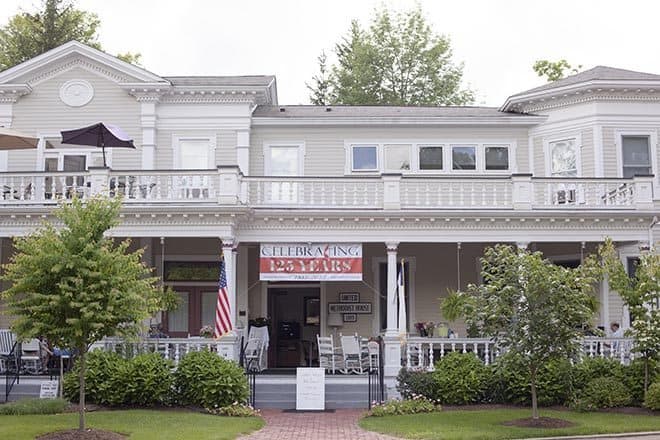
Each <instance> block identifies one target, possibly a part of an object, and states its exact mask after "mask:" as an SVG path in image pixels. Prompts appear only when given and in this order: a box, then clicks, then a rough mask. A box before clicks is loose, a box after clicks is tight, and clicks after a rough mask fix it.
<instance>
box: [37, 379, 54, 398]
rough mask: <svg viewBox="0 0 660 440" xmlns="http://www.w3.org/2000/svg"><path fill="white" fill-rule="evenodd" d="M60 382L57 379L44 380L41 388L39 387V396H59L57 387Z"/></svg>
mask: <svg viewBox="0 0 660 440" xmlns="http://www.w3.org/2000/svg"><path fill="white" fill-rule="evenodd" d="M57 385H58V383H57V381H56V380H44V381H43V382H41V388H40V389H39V398H40V399H56V398H57V389H58V387H57Z"/></svg>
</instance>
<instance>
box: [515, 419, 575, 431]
mask: <svg viewBox="0 0 660 440" xmlns="http://www.w3.org/2000/svg"><path fill="white" fill-rule="evenodd" d="M502 425H504V426H517V427H519V428H571V427H573V426H576V424H575V423H573V422H569V421H568V420H562V419H553V418H552V417H539V418H538V419H533V418H531V417H528V418H526V419H516V420H509V421H508V422H504V423H502Z"/></svg>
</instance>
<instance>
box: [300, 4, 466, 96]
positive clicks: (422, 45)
mask: <svg viewBox="0 0 660 440" xmlns="http://www.w3.org/2000/svg"><path fill="white" fill-rule="evenodd" d="M334 52H335V55H336V57H337V62H336V64H333V65H332V66H331V67H330V68H329V70H328V66H327V64H326V63H327V59H326V56H325V53H322V54H321V56H319V58H318V61H319V74H318V75H316V76H314V77H313V78H312V81H313V82H312V84H311V85H310V84H307V87H308V89H309V90H310V92H311V94H310V101H311V102H312V103H314V104H346V105H357V104H362V105H379V104H389V105H463V104H468V103H471V102H473V101H474V92H472V91H471V90H469V89H463V88H461V80H462V78H463V65H462V64H454V62H453V61H452V59H451V58H452V51H451V42H450V39H449V37H447V36H444V35H439V34H436V33H435V32H433V30H432V29H431V26H430V25H429V23H428V22H427V20H426V18H425V16H424V14H423V12H422V10H421V9H420V7H419V6H418V7H417V8H415V9H412V10H410V11H406V12H398V13H390V11H389V10H388V9H387V8H385V7H383V8H382V9H380V10H377V11H376V12H375V15H374V17H373V19H372V21H371V24H370V26H369V27H368V28H367V29H363V28H362V27H361V26H360V24H359V23H358V22H357V21H356V20H353V21H352V22H351V27H350V30H349V32H348V34H347V35H346V36H344V37H343V38H342V39H341V41H340V42H339V43H337V44H336V45H335V49H334Z"/></svg>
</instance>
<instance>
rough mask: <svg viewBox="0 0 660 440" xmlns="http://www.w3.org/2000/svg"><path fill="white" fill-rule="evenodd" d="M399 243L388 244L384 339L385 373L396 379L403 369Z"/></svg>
mask: <svg viewBox="0 0 660 440" xmlns="http://www.w3.org/2000/svg"><path fill="white" fill-rule="evenodd" d="M398 246H399V243H397V242H388V243H386V247H387V328H386V329H385V337H384V346H385V348H384V350H385V353H383V355H384V360H385V362H384V370H385V371H384V373H385V376H388V377H395V376H396V375H397V374H399V370H400V369H401V341H400V340H399V334H398V333H399V332H398V326H397V319H396V318H397V305H396V266H397V264H396V262H397V261H396V260H397V248H398Z"/></svg>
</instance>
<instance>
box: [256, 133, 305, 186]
mask: <svg viewBox="0 0 660 440" xmlns="http://www.w3.org/2000/svg"><path fill="white" fill-rule="evenodd" d="M273 147H275V148H277V147H281V148H282V147H290V148H297V149H298V174H297V177H300V176H304V175H305V142H303V141H291V142H280V141H278V142H264V145H263V155H264V176H271V174H272V163H271V153H270V152H271V148H273ZM292 177H293V176H292Z"/></svg>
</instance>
